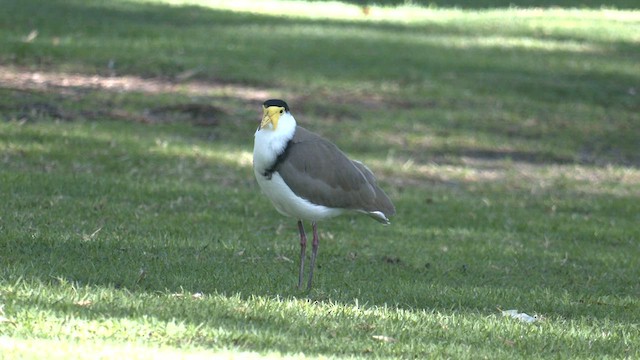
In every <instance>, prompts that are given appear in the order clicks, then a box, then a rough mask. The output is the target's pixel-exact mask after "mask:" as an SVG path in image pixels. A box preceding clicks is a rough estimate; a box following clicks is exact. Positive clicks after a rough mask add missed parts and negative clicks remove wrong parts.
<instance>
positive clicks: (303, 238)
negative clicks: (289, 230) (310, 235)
mask: <svg viewBox="0 0 640 360" xmlns="http://www.w3.org/2000/svg"><path fill="white" fill-rule="evenodd" d="M298 230H300V272H299V274H298V289H302V278H303V276H304V256H305V251H306V250H307V235H305V233H304V226H302V220H298Z"/></svg>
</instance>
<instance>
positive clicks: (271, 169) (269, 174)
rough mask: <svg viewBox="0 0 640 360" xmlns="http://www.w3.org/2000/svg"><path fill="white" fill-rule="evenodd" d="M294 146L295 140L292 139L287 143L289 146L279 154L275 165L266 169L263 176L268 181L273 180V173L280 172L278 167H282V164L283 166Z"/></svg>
mask: <svg viewBox="0 0 640 360" xmlns="http://www.w3.org/2000/svg"><path fill="white" fill-rule="evenodd" d="M292 145H293V139H290V140H289V141H287V145H286V146H285V147H284V150H282V152H281V153H280V154H278V157H277V158H276V160H275V161H274V162H273V164H271V166H269V167H268V168H267V169H265V171H264V172H263V173H262V176H264V177H266V178H267V180H271V177H272V176H273V173H274V172H276V171H277V170H278V167H279V166H280V164H282V162H283V161H284V160H285V159H286V158H287V156H289V150H291V146H292Z"/></svg>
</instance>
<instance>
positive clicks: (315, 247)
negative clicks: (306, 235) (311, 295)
mask: <svg viewBox="0 0 640 360" xmlns="http://www.w3.org/2000/svg"><path fill="white" fill-rule="evenodd" d="M311 226H313V242H312V243H311V269H310V270H309V282H308V283H307V289H308V290H310V289H311V283H312V282H313V269H314V268H315V266H316V256H318V246H319V245H320V239H318V226H317V225H316V222H315V221H314V222H312V223H311Z"/></svg>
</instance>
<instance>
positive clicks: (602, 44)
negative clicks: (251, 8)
mask: <svg viewBox="0 0 640 360" xmlns="http://www.w3.org/2000/svg"><path fill="white" fill-rule="evenodd" d="M8 6H9V7H10V9H11V14H12V16H13V17H14V18H15V19H11V20H9V18H8V16H7V15H0V16H4V17H3V18H2V20H1V22H0V24H2V30H3V31H5V33H6V34H8V36H7V37H4V38H2V39H0V41H2V42H4V43H3V46H2V47H1V48H2V49H3V50H2V51H1V52H0V59H1V60H0V61H1V62H2V64H3V70H5V71H8V72H16V73H22V72H25V73H30V74H32V76H31V77H28V76H27V78H31V79H35V80H31V82H29V81H22V82H19V81H16V82H15V83H11V84H2V89H0V114H2V118H3V119H4V120H3V122H2V123H0V154H1V155H0V165H1V166H0V209H2V210H1V211H0V231H1V233H2V237H1V239H0V263H1V264H2V266H1V267H0V316H2V318H1V319H2V320H0V334H1V335H2V336H3V337H2V338H1V339H0V347H1V348H2V349H3V351H9V354H11V355H16V356H19V355H20V356H21V355H25V356H31V357H34V358H35V357H38V356H39V354H41V353H39V352H38V351H39V349H37V348H31V349H30V348H29V346H32V347H33V346H35V347H38V346H47V345H49V344H50V342H49V341H52V340H61V343H62V345H59V346H60V348H61V349H62V350H61V354H62V355H61V357H68V356H75V357H78V358H82V357H83V356H84V355H83V354H80V353H74V352H75V351H77V349H85V350H87V351H89V353H92V352H93V353H94V354H100V353H102V352H107V351H115V352H116V353H117V352H118V351H127V349H128V348H129V347H130V349H131V350H130V351H131V354H132V355H135V356H139V357H149V355H148V352H152V353H153V352H159V353H160V354H164V355H165V356H169V355H170V354H176V353H178V354H181V355H184V356H194V357H198V356H200V357H204V356H211V355H212V354H214V353H219V352H221V353H222V354H223V355H222V356H225V355H227V356H234V355H235V354H238V353H243V352H251V354H250V355H251V356H256V357H259V356H268V357H278V356H292V357H295V356H296V355H297V354H300V353H304V354H306V355H308V356H317V357H325V356H326V357H338V358H339V357H403V358H409V357H414V358H415V357H418V358H423V357H456V358H459V357H463V358H471V357H473V358H476V357H490V358H514V357H523V358H525V357H526V358H545V357H558V356H559V357H598V358H601V357H634V356H637V354H638V348H637V345H636V344H637V343H638V339H639V338H640V334H639V329H638V327H637V324H638V323H639V322H640V319H639V318H638V316H639V315H638V314H640V312H639V311H638V309H639V307H640V306H639V305H640V304H639V303H638V296H639V295H640V284H639V283H638V281H637V279H638V278H639V277H640V274H639V270H638V269H639V267H638V266H637V264H638V261H637V254H638V253H639V250H640V248H639V247H638V246H639V245H638V241H637V240H638V238H640V232H639V229H638V227H637V223H638V221H640V218H639V214H640V205H638V204H640V202H639V201H638V200H640V199H639V197H640V180H639V178H640V174H639V173H638V169H637V164H638V157H637V156H638V151H637V150H638V142H637V140H638V138H640V136H639V133H638V131H639V130H638V128H637V126H635V124H636V123H637V122H638V120H639V119H638V113H637V111H636V110H637V109H638V108H637V106H638V100H637V95H635V94H634V91H635V90H633V89H636V86H637V84H636V83H637V81H636V80H638V79H637V73H636V72H634V69H635V62H634V60H635V58H636V57H637V55H638V54H637V48H636V47H635V45H637V37H635V30H636V29H637V26H638V22H637V21H636V20H634V19H636V17H637V14H636V13H635V12H628V13H617V12H614V13H613V15H611V14H610V13H606V12H598V11H585V12H579V11H574V12H564V11H552V12H550V13H543V14H542V15H539V14H535V13H534V14H528V13H526V12H518V11H515V10H504V11H498V10H496V11H494V12H462V11H456V12H452V13H449V12H443V13H442V14H441V15H442V16H443V18H444V19H445V20H437V21H436V20H429V18H425V19H418V20H415V21H409V22H407V23H398V22H394V21H369V20H366V19H364V20H363V19H353V20H347V21H345V20H337V19H329V20H309V19H305V18H304V14H301V15H300V17H298V18H289V17H274V16H270V15H265V14H262V15H260V14H249V13H244V12H230V11H223V10H215V9H207V8H204V7H196V6H189V7H169V6H165V5H162V4H159V3H145V4H139V3H136V2H120V1H117V2H109V3H107V2H89V3H80V2H50V3H47V4H40V3H37V4H36V3H35V2H34V3H31V2H20V3H18V2H9V3H8ZM34 9H37V10H36V11H33V10H34ZM97 14H100V16H96V15H97ZM505 14H506V15H505ZM54 15H55V16H54ZM427 15H428V14H427ZM507 15H513V17H514V18H515V19H514V20H510V19H508V20H500V17H506V16H507ZM616 15H619V16H621V17H622V18H624V19H631V20H630V21H628V20H625V21H621V20H615V19H616V18H615V16H616ZM425 16H426V15H425ZM580 17H584V18H585V19H588V20H585V21H581V20H580ZM609 17H613V18H614V20H610V19H609ZM27 18H32V19H33V22H32V23H29V22H28V21H26V19H27ZM21 19H22V20H25V21H18V20H21ZM52 19H55V21H54V20H52ZM61 19H64V20H65V21H61ZM89 19H92V20H91V21H89ZM94 20H95V21H94ZM14 22H15V24H27V25H20V26H9V25H8V24H10V23H14ZM34 24H37V29H38V35H37V37H36V38H35V39H33V40H30V41H27V40H25V39H23V36H25V35H26V34H28V33H29V32H30V31H31V30H32V28H33V27H34V26H32V25H34ZM212 34H214V35H215V36H213V35H212ZM56 38H58V40H55V39H56ZM4 45H6V46H4ZM283 54H284V55H283ZM111 59H113V60H114V63H115V67H113V68H111V69H109V68H108V67H107V64H108V63H109V60H111ZM191 70H193V71H194V72H193V74H192V75H189V71H191ZM57 71H68V72H73V73H79V74H81V75H83V74H84V75H86V77H87V78H89V77H90V76H93V75H94V74H95V75H96V78H95V79H97V80H96V81H97V82H98V83H99V84H107V83H108V80H109V77H110V76H112V75H113V76H118V75H129V76H132V77H135V78H136V79H138V80H139V81H140V82H144V81H145V78H147V77H155V79H154V81H164V82H166V83H170V84H174V85H175V84H183V85H184V90H180V89H177V90H172V91H165V90H162V88H159V89H156V90H155V91H146V92H145V91H142V90H136V89H133V90H122V89H120V90H118V89H109V88H107V87H102V88H101V87H99V85H85V86H68V85H67V86H65V85H64V84H63V83H59V84H49V85H47V84H45V85H42V84H38V82H37V79H38V78H37V76H35V75H33V74H34V73H36V72H39V73H41V74H46V73H51V72H57ZM185 71H186V72H187V73H186V75H185ZM43 77H44V78H46V76H43ZM158 77H161V78H160V79H158ZM190 77H196V78H198V79H203V80H204V81H209V82H214V81H215V82H216V84H218V83H220V82H222V83H227V84H232V85H235V84H244V85H246V86H247V89H248V90H246V89H245V90H243V91H244V92H242V93H241V92H240V91H238V90H237V88H233V87H232V88H231V90H225V91H220V89H219V88H215V89H214V88H213V87H211V88H207V87H206V86H204V87H203V89H204V90H203V91H202V93H199V92H195V91H194V90H193V89H192V88H189V86H192V85H193V82H192V80H190ZM16 78H18V77H16ZM184 78H186V80H184ZM234 89H235V90H234ZM262 93H267V94H268V95H269V96H284V97H286V99H287V100H289V103H290V104H291V105H292V108H293V110H294V112H295V115H296V116H297V117H298V119H299V120H300V121H301V122H302V123H303V124H304V125H305V126H307V127H309V128H312V129H314V130H316V131H319V132H321V133H323V134H325V135H326V136H327V137H329V138H330V139H332V140H334V141H335V142H336V143H338V144H339V145H340V147H342V148H343V149H345V150H346V151H347V152H348V153H349V154H351V155H352V156H353V157H355V158H359V159H363V160H365V162H366V163H367V164H370V165H371V167H372V168H373V169H374V171H375V172H376V173H377V174H379V178H380V181H381V182H382V184H383V187H384V188H385V189H386V190H388V192H389V193H390V195H391V197H392V198H393V199H394V202H395V203H396V206H397V208H398V216H397V217H395V218H394V219H393V225H392V226H390V227H379V226H377V224H375V223H373V222H370V221H368V219H363V218H357V217H344V218H341V219H336V220H335V221H332V222H327V223H323V224H322V225H321V238H322V244H321V250H320V253H321V255H320V257H319V269H318V272H317V274H316V280H317V282H316V284H315V288H314V289H313V290H312V291H311V292H309V293H303V292H298V291H297V290H296V289H295V288H294V285H295V279H294V277H295V275H296V269H297V259H296V254H297V253H298V245H297V240H296V228H295V222H293V221H292V220H290V219H284V218H281V217H280V216H279V215H278V214H277V213H276V212H275V211H274V210H273V208H272V207H271V205H270V204H269V203H268V202H267V200H266V199H264V197H261V196H259V195H258V194H259V191H258V188H257V186H256V184H255V182H254V179H253V175H252V170H251V155H250V151H251V134H252V132H253V131H254V130H255V125H256V124H255V121H254V120H255V119H256V117H257V115H256V114H257V113H256V111H257V110H256V109H259V104H260V100H256V98H258V97H259V96H261V95H260V94H262ZM188 103H197V104H202V103H207V104H214V105H215V106H217V107H218V108H220V109H221V110H222V111H221V112H220V114H219V117H217V118H216V119H215V121H212V122H211V124H215V125H214V126H209V127H198V126H194V125H192V124H190V123H188V122H185V121H158V122H153V123H151V124H140V123H136V122H135V121H136V120H137V119H138V118H139V117H140V116H144V114H147V113H149V112H150V111H151V110H154V109H156V108H158V107H160V106H164V105H173V104H188ZM96 109H98V110H105V111H102V112H100V111H98V112H96V111H95V110H96ZM113 109H119V110H124V111H125V112H126V114H125V116H124V117H113V116H110V115H109V114H113V113H112V112H109V111H111V110H113ZM105 114H106V115H105ZM298 114H299V116H298ZM116 118H117V119H118V120H115V119H116ZM145 119H146V118H145ZM151 119H152V120H153V119H154V118H151ZM130 120H131V121H130ZM511 308H517V309H519V310H520V311H524V312H527V313H529V314H537V315H539V317H540V319H541V320H540V321H539V322H537V323H535V324H532V325H527V324H524V323H520V322H517V321H515V320H512V319H508V318H503V317H501V316H500V310H506V309H511ZM123 348H124V349H125V350H122V349H123ZM65 349H66V350H65ZM105 349H106V350H105ZM145 354H147V355H145ZM168 354H169V355H168ZM112 357H113V356H112Z"/></svg>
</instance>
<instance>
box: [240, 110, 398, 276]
mask: <svg viewBox="0 0 640 360" xmlns="http://www.w3.org/2000/svg"><path fill="white" fill-rule="evenodd" d="M262 108H263V109H262V111H263V112H262V121H261V122H260V126H259V127H258V130H257V131H256V133H255V142H254V147H253V170H254V172H255V175H256V179H257V180H258V184H259V185H260V188H261V189H262V192H263V193H264V194H265V195H266V196H267V197H268V198H269V199H270V200H271V202H272V203H273V205H274V206H275V208H276V210H278V212H280V213H281V214H283V215H285V216H289V217H293V218H296V219H297V220H298V230H299V232H300V272H299V277H298V288H302V282H303V275H304V259H305V250H306V247H307V237H306V234H305V231H304V227H303V225H302V221H303V220H306V221H310V222H311V226H312V228H313V242H312V243H311V244H312V252H311V264H310V265H311V266H310V271H309V280H308V282H307V288H311V283H312V281H313V269H314V267H315V262H316V256H317V255H318V244H319V239H318V229H317V222H318V221H321V220H325V219H329V218H332V217H334V216H338V215H340V214H343V213H349V212H356V213H363V214H366V215H369V216H370V217H372V218H373V219H375V220H377V221H379V222H381V223H383V224H389V217H390V216H391V215H394V214H395V208H394V206H393V203H391V200H390V199H389V197H388V196H387V195H386V194H385V193H384V191H382V189H380V187H378V185H377V184H376V179H375V177H374V176H373V173H372V172H371V170H369V168H367V167H366V166H365V165H363V164H362V163H361V162H359V161H354V160H350V159H349V158H348V157H347V156H346V155H345V154H344V153H343V152H342V151H340V149H338V147H337V146H336V145H334V144H333V143H331V142H329V141H328V140H326V139H324V138H322V137H321V136H319V135H317V134H314V133H312V132H311V131H309V130H306V129H304V128H302V127H300V126H297V124H296V120H295V119H294V117H293V115H291V112H290V111H289V106H288V105H287V103H286V102H284V101H282V100H276V99H272V100H267V101H265V102H264V104H263V105H262Z"/></svg>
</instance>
